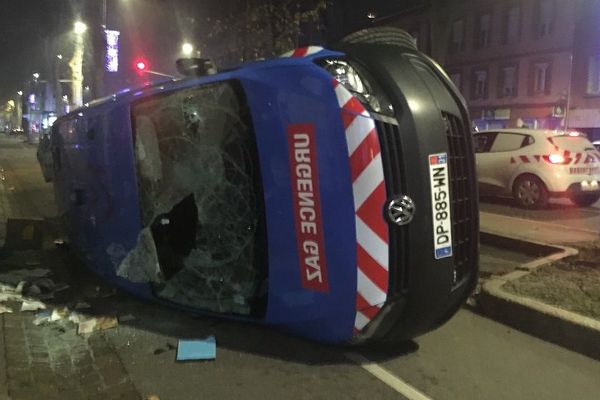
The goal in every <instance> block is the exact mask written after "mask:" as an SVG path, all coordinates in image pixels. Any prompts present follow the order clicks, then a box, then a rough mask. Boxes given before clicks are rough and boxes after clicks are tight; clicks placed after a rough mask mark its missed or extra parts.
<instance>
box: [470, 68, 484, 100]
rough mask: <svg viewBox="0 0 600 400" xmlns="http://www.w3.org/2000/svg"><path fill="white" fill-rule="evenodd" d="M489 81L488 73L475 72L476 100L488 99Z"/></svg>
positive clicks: (474, 91) (474, 92)
mask: <svg viewBox="0 0 600 400" xmlns="http://www.w3.org/2000/svg"><path fill="white" fill-rule="evenodd" d="M487 79H488V73H487V71H483V70H480V71H475V82H474V84H475V87H474V90H473V94H474V97H475V98H476V99H481V98H484V97H486V95H487Z"/></svg>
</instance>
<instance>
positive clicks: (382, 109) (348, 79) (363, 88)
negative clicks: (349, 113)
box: [318, 59, 394, 115]
mask: <svg viewBox="0 0 600 400" xmlns="http://www.w3.org/2000/svg"><path fill="white" fill-rule="evenodd" d="M318 65H320V66H321V67H322V68H324V69H325V70H327V72H329V73H330V74H331V76H333V77H334V78H335V79H336V80H337V81H338V82H340V83H341V84H342V85H344V87H345V88H346V89H348V90H349V91H350V93H352V94H353V95H354V96H356V97H357V98H358V99H359V100H360V101H361V102H362V103H363V104H365V105H366V106H368V108H369V109H370V110H371V111H374V112H376V113H383V114H388V115H393V111H394V109H393V107H392V105H391V104H390V102H389V101H388V100H387V98H386V97H385V96H384V95H383V94H382V93H381V92H380V91H377V94H375V90H374V88H373V86H372V85H371V83H370V82H369V81H368V80H367V79H366V78H365V77H364V74H363V73H359V72H358V71H357V69H356V68H355V67H353V66H352V65H351V64H350V63H349V62H347V61H345V60H328V59H325V60H320V61H318ZM381 100H383V101H381ZM382 103H383V105H382Z"/></svg>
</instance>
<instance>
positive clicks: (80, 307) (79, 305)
mask: <svg viewBox="0 0 600 400" xmlns="http://www.w3.org/2000/svg"><path fill="white" fill-rule="evenodd" d="M87 308H92V306H91V305H90V304H89V303H86V302H85V301H80V302H79V303H77V304H75V309H76V310H84V309H87Z"/></svg>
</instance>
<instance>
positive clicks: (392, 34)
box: [342, 26, 417, 50]
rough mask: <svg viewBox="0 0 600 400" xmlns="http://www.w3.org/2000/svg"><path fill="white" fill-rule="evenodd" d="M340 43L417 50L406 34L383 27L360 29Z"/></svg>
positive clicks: (411, 39)
mask: <svg viewBox="0 0 600 400" xmlns="http://www.w3.org/2000/svg"><path fill="white" fill-rule="evenodd" d="M342 43H370V44H389V45H394V46H401V47H408V48H409V49H412V50H416V49H417V46H416V45H415V41H414V38H413V37H412V36H411V35H409V34H408V32H406V31H404V30H402V29H399V28H393V27H385V26H381V27H375V28H367V29H361V30H360V31H356V32H354V33H351V34H349V35H348V36H346V37H344V38H343V39H342Z"/></svg>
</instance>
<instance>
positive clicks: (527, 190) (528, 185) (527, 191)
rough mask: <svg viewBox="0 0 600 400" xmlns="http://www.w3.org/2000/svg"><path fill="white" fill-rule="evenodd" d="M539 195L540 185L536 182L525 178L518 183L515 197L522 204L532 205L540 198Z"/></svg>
mask: <svg viewBox="0 0 600 400" xmlns="http://www.w3.org/2000/svg"><path fill="white" fill-rule="evenodd" d="M540 196H541V190H540V186H539V185H538V184H537V183H536V182H534V181H531V180H529V179H527V180H524V181H523V182H521V183H520V184H519V187H518V190H517V197H518V198H519V200H520V201H521V202H522V203H523V204H525V205H528V206H532V205H534V204H536V203H537V202H538V201H539V200H540Z"/></svg>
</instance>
